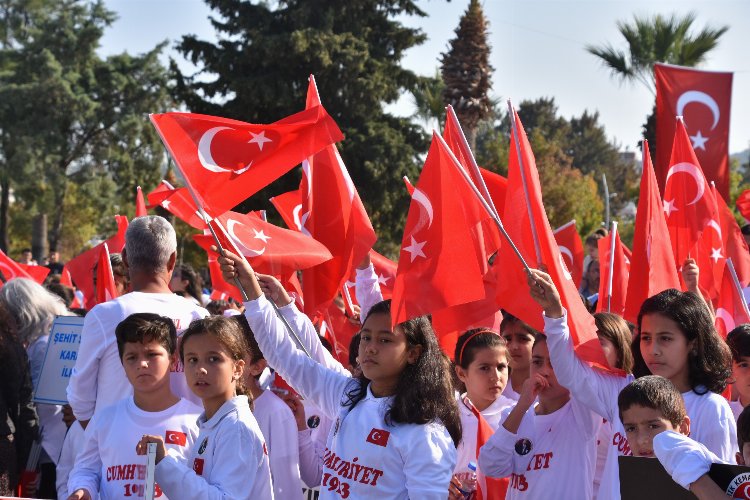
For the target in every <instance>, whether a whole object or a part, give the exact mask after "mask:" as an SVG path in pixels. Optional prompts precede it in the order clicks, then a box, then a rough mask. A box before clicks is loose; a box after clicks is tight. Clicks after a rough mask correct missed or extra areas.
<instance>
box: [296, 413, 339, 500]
mask: <svg viewBox="0 0 750 500" xmlns="http://www.w3.org/2000/svg"><path fill="white" fill-rule="evenodd" d="M302 404H303V405H304V407H305V420H306V423H307V429H305V430H302V431H299V432H298V433H297V441H298V444H299V472H300V476H301V477H302V480H303V481H304V482H305V484H306V485H307V486H308V487H309V488H314V487H316V486H319V485H320V483H321V481H323V455H324V453H325V450H326V441H327V440H328V434H329V433H330V432H331V427H332V426H333V420H331V419H330V418H328V417H327V416H326V415H324V414H323V412H321V411H320V409H319V408H318V407H317V406H315V404H314V403H312V402H311V401H310V400H309V399H303V400H302ZM311 426H312V427H311Z"/></svg>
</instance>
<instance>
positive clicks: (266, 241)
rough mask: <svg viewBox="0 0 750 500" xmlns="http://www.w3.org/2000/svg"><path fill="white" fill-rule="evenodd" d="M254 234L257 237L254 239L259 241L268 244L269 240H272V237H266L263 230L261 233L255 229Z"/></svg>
mask: <svg viewBox="0 0 750 500" xmlns="http://www.w3.org/2000/svg"><path fill="white" fill-rule="evenodd" d="M253 232H254V233H255V235H254V236H253V238H255V239H257V240H263V243H268V240H270V239H271V237H270V236H267V235H265V234H264V233H263V230H262V229H261V230H260V231H256V230H255V229H253Z"/></svg>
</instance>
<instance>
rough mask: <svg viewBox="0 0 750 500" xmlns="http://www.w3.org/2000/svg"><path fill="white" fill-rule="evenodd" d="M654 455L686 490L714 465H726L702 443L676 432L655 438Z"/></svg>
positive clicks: (658, 435)
mask: <svg viewBox="0 0 750 500" xmlns="http://www.w3.org/2000/svg"><path fill="white" fill-rule="evenodd" d="M653 445H654V455H656V458H658V459H659V462H661V464H662V465H663V466H664V470H666V471H667V472H668V473H669V475H670V476H672V479H674V481H675V482H676V483H677V484H679V485H680V486H682V487H683V488H685V489H686V490H689V489H690V485H691V484H693V483H694V482H695V481H697V480H698V479H700V477H701V476H703V475H704V474H708V471H709V470H710V469H711V465H712V464H715V463H717V464H726V463H729V462H725V461H723V460H721V459H720V458H719V457H717V456H716V455H714V454H713V453H711V451H710V450H709V449H708V448H706V447H705V446H703V445H702V444H701V443H699V442H697V441H695V440H693V439H690V438H689V437H688V436H684V435H682V434H680V433H678V432H675V431H664V432H661V433H659V434H657V435H656V436H654V443H653Z"/></svg>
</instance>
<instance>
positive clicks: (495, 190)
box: [479, 168, 508, 217]
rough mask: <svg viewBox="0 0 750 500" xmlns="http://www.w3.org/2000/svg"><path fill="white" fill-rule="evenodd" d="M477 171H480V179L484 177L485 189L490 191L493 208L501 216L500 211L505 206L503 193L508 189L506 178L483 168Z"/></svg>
mask: <svg viewBox="0 0 750 500" xmlns="http://www.w3.org/2000/svg"><path fill="white" fill-rule="evenodd" d="M479 171H480V172H481V173H482V179H484V183H485V184H486V185H487V190H488V191H489V192H490V198H492V201H493V202H494V203H495V208H497V211H498V212H500V217H502V216H503V213H502V211H503V209H504V208H505V193H506V192H507V191H508V179H506V178H505V177H503V176H502V175H500V174H496V173H495V172H491V171H489V170H487V169H484V168H480V169H479Z"/></svg>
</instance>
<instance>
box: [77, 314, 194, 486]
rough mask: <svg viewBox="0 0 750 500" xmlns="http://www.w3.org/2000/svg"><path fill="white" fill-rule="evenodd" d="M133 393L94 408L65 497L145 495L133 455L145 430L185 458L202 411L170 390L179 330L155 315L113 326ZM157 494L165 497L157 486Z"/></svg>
mask: <svg viewBox="0 0 750 500" xmlns="http://www.w3.org/2000/svg"><path fill="white" fill-rule="evenodd" d="M115 334H116V336H117V348H118V350H119V352H120V360H121V362H122V366H123V368H124V370H125V375H126V376H127V378H128V381H129V382H130V384H131V385H132V386H133V396H132V397H127V398H125V399H123V400H121V401H119V402H117V403H115V404H113V405H112V406H109V407H107V408H104V409H102V410H101V411H99V412H97V413H96V414H95V415H94V417H93V418H92V419H91V422H90V423H89V425H88V426H87V428H86V444H85V445H84V448H83V450H82V451H81V453H80V454H79V455H78V457H77V459H76V464H75V466H74V468H73V471H72V472H71V473H70V477H69V479H68V491H69V492H70V496H69V497H68V498H69V500H79V499H90V498H95V497H96V493H97V492H98V493H99V496H100V497H101V498H122V497H129V496H136V497H139V496H140V497H142V496H144V487H145V479H146V457H145V456H138V455H137V454H136V444H137V443H138V440H139V439H140V438H141V436H143V435H144V434H152V435H161V436H164V441H165V443H166V445H167V449H168V450H169V453H170V454H173V455H175V456H176V457H180V458H184V457H185V456H186V453H187V450H189V449H190V447H191V446H192V444H193V442H194V441H195V439H196V437H197V435H198V424H197V420H198V416H199V415H200V413H201V412H202V409H201V408H200V407H198V406H196V405H195V404H193V403H191V402H190V401H187V400H185V399H181V398H179V397H177V396H176V395H175V394H174V393H173V392H172V390H171V388H170V367H171V366H173V365H174V363H175V356H174V354H175V352H176V349H177V331H176V329H175V325H174V323H173V322H172V320H171V319H169V318H166V317H163V316H159V315H158V314H153V313H137V314H132V315H130V316H128V317H127V318H126V319H125V320H123V321H122V322H121V323H120V324H119V325H117V328H116V330H115ZM154 497H155V498H162V499H163V498H166V497H165V495H164V494H163V493H162V492H161V490H160V489H159V487H158V485H157V487H156V493H155V495H154Z"/></svg>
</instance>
